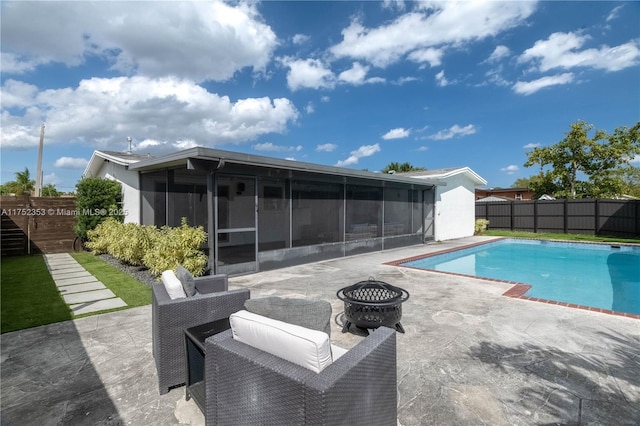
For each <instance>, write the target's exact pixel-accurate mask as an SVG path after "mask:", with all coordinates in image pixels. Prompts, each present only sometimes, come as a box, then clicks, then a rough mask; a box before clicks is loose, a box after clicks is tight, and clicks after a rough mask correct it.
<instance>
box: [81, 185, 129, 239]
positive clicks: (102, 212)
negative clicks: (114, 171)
mask: <svg viewBox="0 0 640 426" xmlns="http://www.w3.org/2000/svg"><path fill="white" fill-rule="evenodd" d="M121 201H122V186H121V185H120V182H116V181H113V180H109V179H101V178H82V179H81V180H80V181H79V182H78V183H77V184H76V209H77V210H78V215H77V216H76V224H75V228H74V229H75V232H76V235H77V236H79V237H80V238H82V239H86V238H87V232H88V231H90V230H92V229H94V228H95V227H96V226H98V224H99V223H101V222H103V221H104V220H106V219H107V218H109V217H113V218H115V219H116V220H118V221H120V222H122V221H123V219H124V215H123V214H122V211H121V205H120V202H121Z"/></svg>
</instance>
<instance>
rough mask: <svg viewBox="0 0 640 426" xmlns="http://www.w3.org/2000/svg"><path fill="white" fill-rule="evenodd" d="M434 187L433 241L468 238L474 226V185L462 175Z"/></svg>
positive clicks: (454, 176)
mask: <svg viewBox="0 0 640 426" xmlns="http://www.w3.org/2000/svg"><path fill="white" fill-rule="evenodd" d="M444 180H446V182H447V185H446V186H437V187H436V206H435V240H436V241H444V240H451V239H454V238H463V237H470V236H472V235H473V233H474V224H475V220H476V219H475V215H476V212H475V208H476V207H475V205H476V201H475V185H474V182H473V181H471V179H469V178H468V177H466V176H465V174H464V173H460V174H456V175H453V176H449V177H447V178H445V179H444Z"/></svg>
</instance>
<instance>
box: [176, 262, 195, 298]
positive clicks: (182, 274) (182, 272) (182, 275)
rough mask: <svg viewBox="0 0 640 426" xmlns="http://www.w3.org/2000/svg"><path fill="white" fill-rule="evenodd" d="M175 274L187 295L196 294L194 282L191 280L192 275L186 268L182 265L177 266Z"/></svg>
mask: <svg viewBox="0 0 640 426" xmlns="http://www.w3.org/2000/svg"><path fill="white" fill-rule="evenodd" d="M176 276H177V277H178V279H179V280H180V282H181V283H182V288H183V289H184V292H185V294H186V295H187V297H191V296H193V295H195V294H196V284H195V282H194V281H193V275H192V274H191V272H189V270H188V269H187V268H185V267H184V266H182V265H180V266H178V268H177V269H176Z"/></svg>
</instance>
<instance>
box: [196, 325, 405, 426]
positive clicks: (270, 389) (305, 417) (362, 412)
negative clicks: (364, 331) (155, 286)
mask: <svg viewBox="0 0 640 426" xmlns="http://www.w3.org/2000/svg"><path fill="white" fill-rule="evenodd" d="M205 348H206V353H207V356H206V358H205V381H206V413H205V421H206V424H207V425H331V426H333V425H350V426H353V425H363V426H364V425H367V426H369V425H382V426H384V425H396V424H397V372H396V332H395V330H392V329H390V328H387V327H380V328H378V329H377V330H376V331H375V332H373V333H371V334H370V335H369V336H367V337H366V338H365V339H364V340H362V341H361V342H360V343H358V344H357V345H356V346H355V347H353V348H352V349H351V350H349V351H348V352H347V353H346V354H344V355H342V356H341V357H340V358H338V359H337V360H335V361H334V362H333V363H332V364H331V365H329V366H327V367H326V368H325V369H324V370H322V371H321V372H320V373H315V372H313V371H311V370H308V369H307V368H304V367H301V366H299V365H296V364H293V363H291V362H289V361H286V360H284V359H281V358H278V357H276V356H274V355H271V354H269V353H267V352H263V351H261V350H259V349H256V348H254V347H252V346H249V345H246V344H244V343H241V342H238V341H237V340H234V339H233V337H232V331H231V330H227V331H224V332H222V333H220V334H217V335H215V336H212V337H210V338H208V339H207V340H206V341H205Z"/></svg>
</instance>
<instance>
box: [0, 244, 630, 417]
mask: <svg viewBox="0 0 640 426" xmlns="http://www.w3.org/2000/svg"><path fill="white" fill-rule="evenodd" d="M481 239H483V238H481V237H474V238H467V239H463V240H457V241H450V242H446V243H441V244H431V245H421V246H413V247H409V248H403V249H397V250H391V251H386V252H378V253H372V254H366V255H361V256H354V257H349V258H341V259H335V260H330V261H325V262H319V263H313V264H307V265H300V266H295V267H290V268H285V269H279V270H276V271H269V272H261V273H257V274H252V275H246V276H241V277H235V278H232V279H231V280H230V287H231V288H237V287H248V288H250V289H251V297H252V298H259V297H264V296H270V295H278V296H284V297H304V298H319V299H325V300H329V301H331V302H332V305H333V314H334V318H335V321H334V322H333V328H332V335H331V338H332V341H333V343H335V344H337V345H339V346H343V347H345V348H349V347H352V346H353V345H355V344H356V343H357V342H358V341H359V340H360V339H361V338H362V337H359V336H356V335H353V334H350V333H347V334H343V333H341V326H340V324H339V323H340V316H341V315H340V314H341V312H342V310H343V306H342V303H341V302H340V301H339V300H338V299H337V298H336V291H337V290H338V289H339V288H341V287H344V286H346V285H350V284H354V283H356V282H358V281H361V280H365V279H367V278H369V277H370V276H372V277H375V278H376V279H378V280H382V281H386V282H388V283H391V284H394V285H397V286H400V287H403V288H405V289H406V290H408V291H409V293H410V294H411V297H410V299H409V300H408V301H407V302H406V303H405V304H404V305H403V319H402V325H403V326H404V328H405V330H406V334H400V333H398V335H397V337H398V347H397V349H398V424H401V425H403V426H409V425H434V424H438V425H485V424H487V425H531V424H571V425H587V424H590V425H598V424H602V425H640V320H638V319H633V318H624V317H620V316H614V315H607V314H602V313H596V312H590V311H585V310H579V309H572V308H566V307H561V306H554V305H549V304H543V303H537V302H531V301H526V300H518V299H511V298H507V297H504V296H502V293H504V292H505V291H506V290H508V289H509V288H510V287H511V285H510V284H506V283H497V282H488V281H483V280H477V279H472V278H465V277H457V276H452V275H445V274H438V273H432V272H427V271H418V270H413V269H408V268H401V267H395V266H389V265H385V264H384V263H385V262H389V261H392V260H397V259H402V258H407V257H412V256H416V255H419V254H423V253H426V252H433V251H439V250H443V249H447V248H451V247H456V246H461V245H465V244H469V243H472V242H476V241H479V240H481ZM1 357H2V359H1V372H2V389H1V396H2V403H1V404H2V409H1V421H0V422H1V424H2V425H3V426H9V425H28V424H38V425H39V426H44V425H61V424H64V425H178V424H185V425H186V424H191V425H201V424H204V417H203V416H202V414H201V413H200V411H199V410H198V408H197V407H196V406H195V404H194V403H193V401H185V398H184V388H176V389H174V390H172V391H171V392H169V393H168V394H165V395H162V396H161V395H159V393H158V386H157V378H156V372H155V365H154V362H153V357H152V354H151V306H144V307H140V308H133V309H128V310H124V311H119V312H115V313H109V314H103V315H96V316H92V317H87V318H83V319H79V320H75V321H67V322H64V323H58V324H51V325H47V326H42V327H37V328H33V329H28V330H23V331H18V332H12V333H6V334H3V335H2V337H1Z"/></svg>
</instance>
